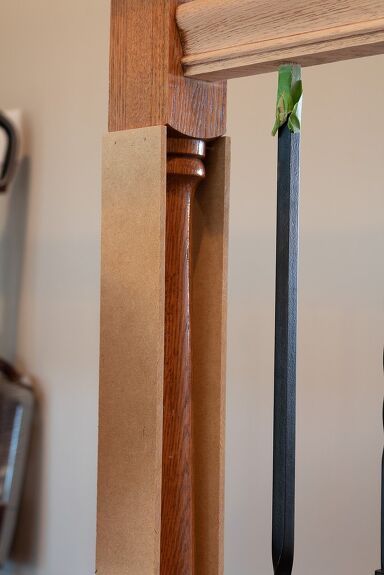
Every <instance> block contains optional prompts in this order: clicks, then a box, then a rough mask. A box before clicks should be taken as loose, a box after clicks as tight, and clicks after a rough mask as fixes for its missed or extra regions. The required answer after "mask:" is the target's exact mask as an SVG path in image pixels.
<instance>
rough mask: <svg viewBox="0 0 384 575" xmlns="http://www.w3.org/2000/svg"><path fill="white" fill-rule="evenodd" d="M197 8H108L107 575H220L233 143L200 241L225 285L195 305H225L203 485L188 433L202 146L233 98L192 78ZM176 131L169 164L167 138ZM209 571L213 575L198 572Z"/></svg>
mask: <svg viewBox="0 0 384 575" xmlns="http://www.w3.org/2000/svg"><path fill="white" fill-rule="evenodd" d="M188 1H189V0H145V1H143V0H111V42H110V46H111V51H110V98H109V130H110V132H111V134H110V135H109V137H108V138H107V142H108V154H107V155H106V156H105V157H104V192H103V197H104V203H103V214H102V219H103V263H102V276H103V280H102V293H101V308H102V316H101V334H102V336H101V369H100V428H99V485H98V536H97V538H98V540H97V570H98V573H99V574H100V575H125V574H126V573H129V575H159V572H161V575H194V574H195V573H197V572H199V575H216V574H217V575H219V572H221V571H222V567H221V566H222V560H221V555H222V544H221V540H222V521H221V519H222V512H221V509H222V495H221V494H222V445H223V431H222V413H223V409H222V393H221V389H222V380H223V373H224V371H223V368H222V361H223V357H222V356H223V351H222V350H223V346H222V339H223V338H222V336H223V334H224V331H223V330H224V328H223V326H224V325H225V320H224V315H225V313H224V309H223V305H224V304H223V302H224V299H225V296H224V293H223V283H225V277H224V276H225V274H226V265H225V261H226V260H225V253H226V238H227V235H226V213H227V212H226V203H225V202H226V199H225V198H226V193H227V171H226V168H225V166H227V162H228V155H227V149H228V147H227V144H225V143H224V142H223V143H222V145H220V146H218V148H217V149H216V150H215V152H214V153H212V156H211V161H212V164H213V169H212V170H211V171H213V172H214V173H220V175H219V176H218V177H215V176H214V178H215V180H216V181H217V185H215V183H214V182H213V178H212V177H208V178H207V179H208V180H209V182H210V184H209V186H207V189H206V191H207V192H208V198H207V200H206V201H205V202H204V203H202V204H201V205H200V207H199V210H198V211H197V214H198V217H197V220H198V221H197V224H198V231H199V240H200V241H201V242H202V244H203V245H204V250H203V252H202V254H201V255H200V253H199V254H198V255H199V257H198V258H195V260H196V261H197V260H198V262H197V266H196V269H197V272H198V277H199V278H200V276H208V275H209V274H208V273H207V272H206V271H205V269H206V262H207V261H208V259H210V260H211V263H210V272H211V271H212V273H215V274H216V276H215V281H212V282H211V284H210V285H207V286H206V287H205V286H204V287H203V286H201V287H199V289H198V290H197V293H196V294H195V298H196V299H197V300H199V299H200V300H201V301H202V305H201V308H202V309H205V305H206V302H208V301H210V299H209V298H210V297H211V296H212V297H213V298H214V300H215V302H218V305H217V308H215V310H214V312H213V313H212V314H211V316H210V318H209V322H206V323H207V325H206V326H205V329H204V332H203V333H201V331H202V323H203V322H201V321H200V320H199V319H198V321H197V322H196V323H197V328H198V329H199V330H200V334H201V339H202V341H204V344H202V349H203V353H201V352H200V351H199V354H198V355H199V358H200V363H199V366H198V369H196V373H197V378H196V379H198V380H199V381H198V384H199V385H198V386H197V390H198V396H200V395H201V396H205V398H206V408H207V410H208V411H209V413H210V415H211V421H212V422H213V421H214V422H217V425H216V426H215V428H214V429H212V427H214V426H213V423H211V422H210V423H209V425H204V424H203V423H200V421H201V420H203V418H202V417H201V413H202V412H201V410H200V412H199V413H200V415H199V423H198V426H197V427H198V436H199V438H201V436H202V432H201V430H202V429H204V431H205V436H204V444H203V445H201V443H199V448H198V450H199V455H200V457H199V458H198V466H200V467H199V470H198V472H197V473H196V472H195V469H194V461H195V460H196V458H195V457H194V445H193V437H194V431H193V428H192V425H193V419H194V416H193V405H192V403H193V382H192V373H195V370H194V368H193V358H192V351H191V350H192V347H193V342H192V330H193V321H192V319H191V313H192V310H191V300H192V296H193V294H192V293H191V254H192V252H193V249H192V246H191V237H192V235H193V234H192V226H193V222H191V213H192V211H193V209H192V206H193V198H194V195H195V193H196V190H197V189H198V186H199V183H200V182H201V181H202V180H203V179H204V176H205V167H204V163H203V161H202V160H203V157H204V154H205V142H204V140H207V141H208V140H215V139H216V138H219V137H220V136H222V135H223V134H224V133H225V129H226V127H225V123H226V85H225V82H204V81H201V80H191V79H188V78H185V77H184V75H183V69H182V65H181V56H182V49H181V44H180V39H179V35H178V31H177V26H176V8H177V6H178V5H179V4H181V3H184V2H188ZM156 127H157V128H156ZM165 128H166V129H165ZM147 130H148V132H147ZM156 130H160V132H159V133H157V132H156ZM166 131H167V132H168V151H167V150H166V148H165V146H164V147H163V139H162V138H163V136H164V134H165V132H166ZM118 132H120V133H119V134H118ZM160 133H161V138H159V134H160ZM164 143H165V142H164ZM140 148H141V149H140ZM115 178H116V184H115ZM165 180H166V183H167V189H166V190H165V185H164V184H165ZM209 192H211V194H210V195H209ZM131 204H132V205H131ZM216 204H217V213H216V212H215V206H216ZM151 205H152V206H153V210H152V209H151ZM165 207H166V210H165V211H166V218H165V219H166V229H165V230H164V227H163V214H164V208H165ZM152 216H153V217H152ZM208 225H209V226H210V227H209V228H208ZM164 247H165V254H164V253H163V251H162V250H163V248H164ZM214 247H215V249H214ZM149 256H150V257H149ZM162 256H164V258H163V259H162ZM161 282H163V283H161ZM205 292H206V296H207V297H203V293H205ZM146 294H147V295H148V297H145V296H146ZM163 304H164V306H165V312H164V309H163V308H162V305H163ZM203 313H205V315H207V311H205V312H203ZM150 317H151V318H152V319H151V320H150V319H149V318H150ZM208 324H209V325H208ZM216 334H218V335H216ZM163 338H164V342H163ZM211 340H214V345H212V346H211V351H210V358H207V357H206V355H205V351H204V350H206V349H208V348H209V347H210V342H211ZM139 344H140V345H139ZM162 346H163V347H162ZM143 350H145V353H143ZM160 353H161V357H160V355H159V354H160ZM211 358H213V360H214V361H213V362H212V360H211ZM163 360H164V369H163ZM207 365H209V368H206V366H207ZM203 372H204V375H203ZM163 389H164V396H163V395H162V392H163ZM162 400H163V401H162ZM162 411H163V412H164V413H163V414H162ZM162 415H163V417H162ZM204 421H205V420H204ZM159 422H160V426H159ZM161 423H163V426H162V427H161ZM199 441H200V439H199ZM210 451H212V456H211V457H209V460H210V461H211V462H212V465H211V467H212V470H211V471H210V470H209V465H208V466H207V465H205V464H204V467H203V466H202V462H205V461H206V459H207V454H208V453H210ZM202 468H203V471H201V469H202ZM208 476H209V481H207V478H208ZM196 482H198V483H199V487H198V489H199V493H200V494H201V493H203V497H202V499H208V500H209V501H207V506H208V507H209V508H210V509H211V513H210V520H209V518H208V517H207V518H205V517H204V519H202V514H201V505H200V506H199V513H198V514H197V517H198V519H197V520H198V522H199V524H200V525H201V526H202V527H201V529H200V530H199V531H200V532H201V533H206V534H207V537H206V539H207V540H208V539H209V543H208V544H207V550H206V552H202V551H201V550H200V549H201V547H202V545H201V544H199V545H196V537H195V536H196V533H195V525H194V524H195V507H196V505H195V503H196V502H195V501H194V492H195V483H196ZM160 484H161V487H162V488H161V489H160ZM216 492H218V494H217V493H216ZM206 494H209V495H206ZM200 499H201V497H200ZM160 503H161V504H160ZM161 507H162V509H161ZM160 515H161V525H160ZM219 523H220V525H219ZM216 525H217V528H216ZM195 548H196V549H197V550H198V552H197V553H196V554H195ZM196 556H197V559H196ZM207 556H209V559H207ZM203 562H204V564H205V565H206V567H204V568H201V567H200V565H201V564H202V563H203ZM195 564H196V566H195Z"/></svg>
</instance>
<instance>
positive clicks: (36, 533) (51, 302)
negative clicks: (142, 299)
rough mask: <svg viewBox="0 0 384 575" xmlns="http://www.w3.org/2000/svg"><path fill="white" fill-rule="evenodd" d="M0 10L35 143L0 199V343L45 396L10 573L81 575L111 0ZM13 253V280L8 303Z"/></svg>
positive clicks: (86, 542)
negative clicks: (0, 314) (1, 315)
mask: <svg viewBox="0 0 384 575" xmlns="http://www.w3.org/2000/svg"><path fill="white" fill-rule="evenodd" d="M0 14H1V16H0V71H1V80H0V106H1V107H3V108H21V109H23V110H24V112H25V117H26V121H27V132H28V140H29V149H30V164H29V168H28V166H26V165H24V166H23V174H22V177H21V178H20V176H19V181H18V182H17V183H16V189H15V190H14V193H13V195H12V198H11V197H10V198H9V200H8V201H7V200H5V199H4V198H0V201H1V203H0V211H2V212H3V213H4V210H5V208H6V206H5V203H7V204H9V205H8V206H7V207H8V210H7V216H6V218H7V220H8V224H7V227H6V228H5V229H4V227H3V228H2V229H1V232H2V237H1V239H0V242H1V244H0V251H1V254H2V259H1V260H0V261H4V255H5V250H8V249H12V250H13V251H14V254H13V255H14V259H13V260H12V261H10V262H9V264H8V267H7V269H6V271H5V270H4V268H2V269H1V272H0V274H1V284H0V285H1V286H2V297H4V294H5V295H6V297H7V302H9V301H11V303H12V311H13V314H14V315H13V318H15V319H11V318H9V319H8V323H7V333H6V334H4V331H3V330H4V327H3V326H1V330H0V334H1V340H0V345H1V347H0V352H2V353H5V352H7V355H9V356H14V357H15V359H16V361H17V363H18V364H19V365H21V366H24V367H25V369H27V370H29V371H30V372H31V373H32V374H33V375H34V376H35V377H36V381H37V389H38V393H39V398H40V414H39V421H38V425H37V433H36V434H35V442H34V446H33V447H34V449H33V466H32V469H31V470H30V472H29V477H28V490H27V501H26V502H25V503H24V509H23V514H22V518H23V532H22V533H19V536H18V545H17V555H18V566H17V567H15V568H14V569H12V570H11V569H10V572H11V573H12V575H19V574H20V575H22V574H24V573H27V574H28V575H32V574H33V575H35V574H36V575H90V574H92V573H93V572H94V553H95V515H96V510H95V501H96V449H97V401H98V340H99V312H98V309H99V231H100V224H99V223H100V165H101V162H100V143H101V137H102V134H103V133H104V132H105V130H106V118H107V98H108V94H107V76H108V72H107V67H108V33H109V2H108V0H103V1H101V2H94V1H92V0H81V1H80V0H65V2H64V1H58V0H54V1H52V0H36V1H34V2H29V1H27V2H26V1H25V0H1V3H0ZM20 180H21V181H20ZM2 221H3V220H2ZM24 224H25V226H26V236H25V247H24V250H23V253H22V262H20V261H17V259H15V258H17V254H16V248H17V249H19V248H21V246H20V243H21V242H20V239H19V237H20V236H19V234H22V228H23V227H24ZM7 253H8V252H7ZM19 253H20V251H19ZM19 264H20V267H21V272H22V273H21V278H20V279H21V284H22V288H21V294H20V298H18V299H19V301H18V302H15V301H14V299H15V298H14V295H13V292H12V290H13V286H14V276H15V274H16V272H17V269H15V268H16V267H17V266H19ZM5 274H7V277H5ZM16 304H17V305H16ZM16 312H17V316H16ZM15 321H17V334H14V332H15V325H14V324H15ZM9 332H11V334H12V338H13V337H15V338H16V341H17V344H16V345H15V346H14V345H13V341H11V342H10V341H9V336H8V334H9ZM10 344H12V345H11V347H12V349H9V348H10Z"/></svg>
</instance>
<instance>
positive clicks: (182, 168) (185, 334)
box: [160, 138, 205, 575]
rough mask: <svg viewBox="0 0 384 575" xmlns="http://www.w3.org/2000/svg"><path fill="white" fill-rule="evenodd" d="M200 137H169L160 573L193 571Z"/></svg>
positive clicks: (188, 573) (183, 574) (202, 148)
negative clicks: (195, 207)
mask: <svg viewBox="0 0 384 575" xmlns="http://www.w3.org/2000/svg"><path fill="white" fill-rule="evenodd" d="M204 155H205V142H204V141H202V140H193V139H187V138H169V139H168V160H167V200H166V206H167V211H166V242H165V325H164V327H165V335H164V337H165V339H164V383H163V385H164V392H163V393H164V395H163V397H164V400H163V409H164V414H163V480H162V512H161V562H160V573H161V575H169V574H171V573H175V574H176V573H177V574H178V575H193V573H194V572H195V569H194V555H195V552H194V546H195V534H194V501H193V499H194V486H193V430H192V420H193V415H192V409H193V407H192V342H191V329H193V325H191V309H190V302H191V254H192V245H191V244H192V240H191V232H192V221H191V211H192V202H193V198H194V195H195V192H196V189H197V187H198V185H199V183H200V182H201V181H202V179H203V178H204V176H205V169H204V164H203V162H202V160H201V158H202V157H204Z"/></svg>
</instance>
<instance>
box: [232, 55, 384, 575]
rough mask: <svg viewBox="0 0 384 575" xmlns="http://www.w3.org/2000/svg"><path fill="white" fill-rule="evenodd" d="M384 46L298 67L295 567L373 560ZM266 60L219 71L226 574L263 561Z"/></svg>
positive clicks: (269, 79) (268, 174)
mask: <svg viewBox="0 0 384 575" xmlns="http://www.w3.org/2000/svg"><path fill="white" fill-rule="evenodd" d="M383 69H384V57H375V58H370V59H364V60H359V61H354V62H345V63H339V64H333V65H329V66H321V67H317V68H311V69H305V70H304V72H303V80H304V90H305V96H304V110H303V134H302V186H301V210H300V217H301V253H300V279H299V283H300V288H299V292H300V293H299V297H300V305H299V341H298V382H297V387H298V389H297V392H298V416H297V433H298V437H297V444H298V445H297V541H296V559H295V570H294V572H295V573H296V575H307V574H308V573H311V575H336V573H348V575H358V574H361V573H373V572H374V569H375V568H376V569H377V568H378V567H379V519H380V516H379V511H380V510H379V501H380V499H379V487H380V485H379V472H380V462H379V460H380V455H381V447H382V441H383V437H382V428H381V406H382V395H383V392H384V379H383V374H382V347H383V342H384V329H383V328H384V323H383V302H384V267H383V250H384V193H383V192H384V190H383V186H384V183H383V165H384V141H383V133H384V116H383V114H381V112H380V110H381V109H382V102H383V92H384V80H383V74H382V73H380V70H383ZM275 91H276V76H275V75H274V74H269V75H266V76H260V77H254V78H250V79H242V80H236V81H233V82H231V84H230V87H229V110H230V113H229V127H228V131H229V132H230V134H231V135H232V138H233V140H232V141H233V156H232V160H233V161H232V184H231V198H232V199H231V213H230V218H231V219H230V281H229V342H228V344H229V358H228V400H227V401H228V410H227V411H228V435H227V485H226V503H227V508H226V512H227V513H226V555H225V559H226V567H225V568H226V575H237V574H240V575H253V574H254V573H257V574H260V575H264V574H266V573H271V572H272V568H271V559H270V555H271V552H270V548H271V483H272V410H273V337H274V333H273V332H274V257H275V256H274V250H275V210H276V201H275V197H276V141H275V140H274V139H273V138H271V137H270V136H269V133H270V130H271V126H272V123H273V101H274V97H275Z"/></svg>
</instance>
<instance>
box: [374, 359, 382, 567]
mask: <svg viewBox="0 0 384 575" xmlns="http://www.w3.org/2000/svg"><path fill="white" fill-rule="evenodd" d="M383 369H384V352H383ZM383 425H384V403H383ZM375 575H384V451H383V455H382V457H381V569H378V570H377V571H375Z"/></svg>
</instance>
